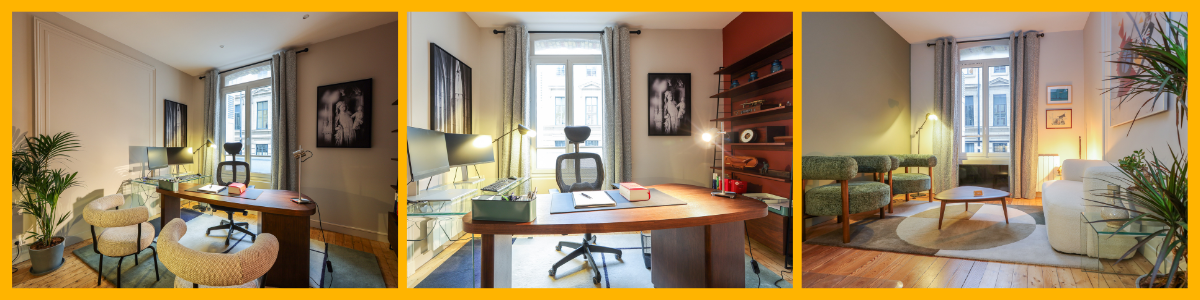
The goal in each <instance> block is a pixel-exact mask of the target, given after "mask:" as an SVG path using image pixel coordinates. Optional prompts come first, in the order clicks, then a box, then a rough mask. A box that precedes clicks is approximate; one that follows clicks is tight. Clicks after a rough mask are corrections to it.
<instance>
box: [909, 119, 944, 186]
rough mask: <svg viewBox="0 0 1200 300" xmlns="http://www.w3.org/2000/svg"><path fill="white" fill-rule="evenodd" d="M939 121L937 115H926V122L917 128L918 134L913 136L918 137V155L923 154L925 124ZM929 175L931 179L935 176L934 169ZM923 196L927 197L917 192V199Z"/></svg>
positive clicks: (930, 170) (915, 133)
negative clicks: (922, 144) (922, 135)
mask: <svg viewBox="0 0 1200 300" xmlns="http://www.w3.org/2000/svg"><path fill="white" fill-rule="evenodd" d="M937 119H938V117H937V115H935V114H933V113H925V122H921V127H917V132H914V133H913V135H915V136H917V154H921V129H925V123H929V120H934V121H937ZM929 173H931V174H930V178H932V176H933V174H932V173H933V169H932V168H931V169H929ZM921 196H925V194H922V193H921V192H917V195H916V197H921Z"/></svg>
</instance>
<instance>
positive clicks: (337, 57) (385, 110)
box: [296, 22, 399, 241]
mask: <svg viewBox="0 0 1200 300" xmlns="http://www.w3.org/2000/svg"><path fill="white" fill-rule="evenodd" d="M398 25H399V23H398V22H392V23H388V24H384V25H380V26H377V27H374V28H371V29H367V30H363V31H359V32H356V33H352V34H348V35H345V36H342V37H338V38H334V39H331V40H327V41H324V42H320V43H316V44H312V45H308V46H306V47H307V48H308V49H309V51H308V52H306V53H301V54H299V55H297V57H298V58H297V66H296V68H297V73H296V83H297V88H296V93H297V94H298V96H299V101H298V102H297V104H298V105H299V109H298V110H297V114H298V116H297V117H298V120H299V121H298V122H296V126H297V130H298V132H297V135H298V136H299V138H300V145H301V146H303V147H304V149H309V150H312V151H313V154H314V156H313V158H312V159H310V160H308V161H307V162H305V163H304V165H303V166H302V168H303V169H302V171H303V174H302V176H301V178H300V187H301V189H303V192H304V194H306V195H309V196H311V197H313V199H315V200H316V201H318V202H319V204H320V205H321V207H320V208H321V213H322V216H321V218H322V219H323V221H324V222H325V229H326V230H331V231H337V232H341V233H346V234H351V235H355V236H359V237H364V238H369V239H374V240H378V241H387V226H388V223H387V221H388V213H389V212H391V211H392V206H393V204H394V203H395V202H394V200H393V199H394V198H393V197H394V195H395V192H394V191H393V190H392V188H391V187H388V186H389V185H392V184H396V182H397V179H396V176H397V175H396V168H397V163H396V162H394V161H391V158H393V157H396V153H397V150H396V143H397V141H398V138H397V134H395V133H392V130H393V129H397V128H398V127H399V125H398V124H399V121H398V116H397V114H398V107H397V106H393V105H392V102H395V101H396V100H397V99H399V95H398V92H399V90H398V88H397V87H398V79H397V75H398V74H397V72H398V70H397V68H398V67H397V64H398V63H399V61H398V57H397V54H398V53H399V52H398V49H397V47H398V46H397V39H398V36H397V34H398V33H399V32H398V30H399V27H398ZM367 78H370V79H372V85H373V86H372V88H373V90H374V91H373V96H374V99H373V101H372V104H371V105H372V108H373V110H374V111H373V112H372V113H373V115H372V116H371V117H372V120H371V122H372V124H371V128H372V132H371V143H372V145H371V148H363V149H354V148H317V147H316V128H317V124H316V118H315V116H316V115H317V112H316V109H317V87H318V86H322V85H328V84H335V83H342V82H348V81H355V80H361V79H367ZM312 220H313V221H316V220H317V216H313V218H312ZM313 226H317V224H313Z"/></svg>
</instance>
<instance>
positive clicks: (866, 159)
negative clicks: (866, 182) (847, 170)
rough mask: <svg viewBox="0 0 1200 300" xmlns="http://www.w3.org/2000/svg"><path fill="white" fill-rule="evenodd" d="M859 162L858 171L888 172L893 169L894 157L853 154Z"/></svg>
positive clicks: (856, 161)
mask: <svg viewBox="0 0 1200 300" xmlns="http://www.w3.org/2000/svg"><path fill="white" fill-rule="evenodd" d="M850 158H853V159H854V162H855V163H857V164H858V173H887V172H888V171H891V170H892V159H891V158H890V157H888V156H887V155H864V156H851V157H850Z"/></svg>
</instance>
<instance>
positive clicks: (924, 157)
mask: <svg viewBox="0 0 1200 300" xmlns="http://www.w3.org/2000/svg"><path fill="white" fill-rule="evenodd" d="M896 157H897V158H899V159H900V166H901V167H917V168H931V167H935V166H937V163H938V161H937V156H934V155H933V154H897V155H896Z"/></svg>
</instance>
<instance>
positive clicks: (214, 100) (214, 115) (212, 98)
mask: <svg viewBox="0 0 1200 300" xmlns="http://www.w3.org/2000/svg"><path fill="white" fill-rule="evenodd" d="M218 101H221V74H220V72H217V69H211V70H208V72H205V73H204V110H203V111H201V114H203V115H202V117H203V119H204V128H201V130H200V138H201V140H200V143H198V145H200V146H201V147H198V148H197V149H196V150H197V152H199V153H198V155H197V161H196V163H197V164H196V165H197V166H199V168H200V174H201V175H204V176H213V175H214V174H215V171H216V168H217V162H218V161H221V160H220V158H219V157H217V155H218V154H220V152H218V151H220V147H221V145H217V144H216V143H219V142H220V141H222V139H219V138H217V120H220V119H221V118H220V116H219V115H220V111H219V109H218V108H219V107H221V106H220V105H219V104H218V103H220V102H218ZM206 141H212V142H213V143H214V144H213V147H203V145H204V143H205V142H206Z"/></svg>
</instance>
